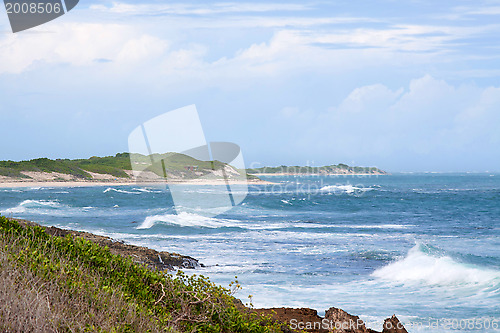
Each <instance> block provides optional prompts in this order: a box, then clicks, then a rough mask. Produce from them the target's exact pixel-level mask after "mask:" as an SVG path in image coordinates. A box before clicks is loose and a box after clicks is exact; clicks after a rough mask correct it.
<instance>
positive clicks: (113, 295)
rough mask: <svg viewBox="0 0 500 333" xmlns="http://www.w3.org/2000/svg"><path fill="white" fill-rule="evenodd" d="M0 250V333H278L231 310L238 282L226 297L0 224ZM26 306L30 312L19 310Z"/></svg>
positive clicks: (77, 243) (74, 243) (38, 230)
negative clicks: (0, 332) (39, 329)
mask: <svg viewBox="0 0 500 333" xmlns="http://www.w3.org/2000/svg"><path fill="white" fill-rule="evenodd" d="M0 250H1V251H0V268H1V269H0V270H1V272H2V274H3V275H5V276H10V277H11V278H10V279H7V278H2V280H1V282H0V284H1V287H0V303H2V307H1V308H0V330H9V331H16V330H17V331H19V332H21V331H36V329H34V328H35V327H45V329H44V330H43V331H54V332H55V331H75V330H76V331H92V332H94V331H101V332H170V331H180V332H188V331H189V332H191V331H197V332H278V331H280V325H279V324H277V323H274V322H272V321H271V320H270V318H268V317H262V316H260V315H257V314H255V313H253V312H251V311H245V310H242V309H239V308H238V307H237V306H236V303H235V299H234V297H233V294H234V292H236V291H237V290H238V289H239V284H238V283H237V281H236V282H235V283H233V284H232V285H230V289H227V288H223V287H221V286H217V285H216V284H214V283H213V282H211V281H210V280H209V279H208V278H206V277H204V276H195V275H193V276H187V275H186V274H184V273H183V272H182V271H178V272H177V273H176V274H175V275H172V274H168V273H166V272H162V271H159V270H154V269H151V268H149V267H147V266H145V265H140V264H136V263H133V262H132V260H131V259H130V258H126V257H121V256H119V255H114V254H112V253H111V252H110V251H109V250H108V249H107V248H105V247H104V248H103V247H101V246H99V245H97V244H96V243H93V242H91V241H89V240H85V239H83V238H79V237H73V236H71V235H66V237H57V236H51V235H48V234H47V233H45V230H44V229H43V228H42V227H39V226H21V225H20V224H19V223H18V222H17V221H15V220H11V219H7V218H5V217H2V216H0ZM6 272H7V273H6ZM13 276H16V278H15V279H14V280H12V277H13ZM13 285H15V288H12V286H13ZM9 286H10V287H9ZM2 290H4V291H5V290H9V292H2ZM29 302H32V303H34V304H35V305H34V306H32V307H26V306H24V307H23V306H20V304H28V303H29ZM12 308H16V309H17V310H16V311H11V309H12ZM34 309H38V310H36V311H34ZM40 309H41V310H40ZM33 311H34V312H33ZM16 325H17V326H16ZM30 325H31V326H30ZM36 325H38V326H36ZM16 327H19V328H16Z"/></svg>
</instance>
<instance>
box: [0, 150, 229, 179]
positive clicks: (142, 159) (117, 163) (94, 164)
mask: <svg viewBox="0 0 500 333" xmlns="http://www.w3.org/2000/svg"><path fill="white" fill-rule="evenodd" d="M132 157H133V158H132V160H133V161H134V163H136V164H137V165H138V166H139V167H140V166H141V164H142V165H151V161H152V160H153V161H156V162H155V163H153V164H152V165H151V166H150V167H148V168H147V169H146V171H152V172H154V173H155V174H157V175H158V176H163V175H164V174H163V166H165V169H166V170H167V171H168V173H169V174H171V175H176V176H178V177H182V178H194V177H197V176H200V175H201V176H203V175H206V174H209V173H211V172H213V170H220V169H221V168H223V167H225V166H226V164H225V163H222V162H219V161H213V162H211V161H200V160H197V159H194V158H192V157H190V156H187V155H183V154H174V153H167V154H161V155H160V154H153V155H151V156H145V155H140V154H134V155H133V156H132ZM130 160H131V159H130V154H129V153H119V154H116V155H115V156H105V157H96V156H93V157H91V158H88V159H75V160H70V159H56V160H51V159H48V158H37V159H33V160H29V161H20V162H14V161H0V175H1V176H7V177H20V178H29V177H28V176H26V175H25V174H23V173H22V172H23V171H38V172H49V173H50V172H58V173H62V174H67V175H72V176H74V177H77V178H81V179H92V176H91V175H90V174H89V172H94V173H99V174H108V175H112V176H114V177H121V178H129V176H128V175H127V173H126V172H125V171H124V170H132V165H131V162H130ZM159 161H162V163H160V162H159ZM193 166H194V167H195V168H196V169H194V170H186V167H193ZM196 173H198V174H196Z"/></svg>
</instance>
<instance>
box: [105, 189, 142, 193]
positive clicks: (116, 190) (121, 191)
mask: <svg viewBox="0 0 500 333" xmlns="http://www.w3.org/2000/svg"><path fill="white" fill-rule="evenodd" d="M109 191H113V192H118V193H126V194H141V193H142V192H132V191H126V190H120V189H117V188H113V187H108V188H107V189H105V190H104V191H103V192H102V193H107V192H109Z"/></svg>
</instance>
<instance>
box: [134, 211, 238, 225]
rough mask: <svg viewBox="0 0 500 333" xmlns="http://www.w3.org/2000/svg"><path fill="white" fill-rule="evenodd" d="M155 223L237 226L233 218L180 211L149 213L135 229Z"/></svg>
mask: <svg viewBox="0 0 500 333" xmlns="http://www.w3.org/2000/svg"><path fill="white" fill-rule="evenodd" d="M156 224H167V225H176V226H181V227H205V228H222V227H238V226H239V225H238V223H237V221H235V220H227V219H217V218H212V217H205V216H201V215H198V214H193V213H186V212H181V213H179V214H163V215H151V216H148V217H146V218H145V219H144V221H143V222H142V224H141V225H140V226H138V227H137V229H149V228H151V227H153V226H154V225H156Z"/></svg>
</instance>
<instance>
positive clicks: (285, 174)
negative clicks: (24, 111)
mask: <svg viewBox="0 0 500 333" xmlns="http://www.w3.org/2000/svg"><path fill="white" fill-rule="evenodd" d="M251 175H252V176H256V177H259V176H265V177H273V176H281V177H283V176H360V177H366V176H386V175H388V173H294V172H275V173H251Z"/></svg>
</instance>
